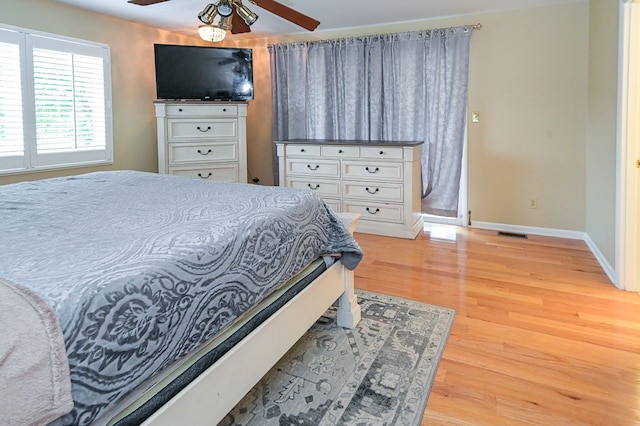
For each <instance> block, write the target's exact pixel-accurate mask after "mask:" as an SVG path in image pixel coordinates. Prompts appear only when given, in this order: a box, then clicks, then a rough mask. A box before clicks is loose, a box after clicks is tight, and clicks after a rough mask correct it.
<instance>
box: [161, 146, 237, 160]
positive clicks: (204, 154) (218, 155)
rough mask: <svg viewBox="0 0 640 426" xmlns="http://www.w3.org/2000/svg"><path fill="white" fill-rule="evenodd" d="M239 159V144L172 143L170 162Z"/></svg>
mask: <svg viewBox="0 0 640 426" xmlns="http://www.w3.org/2000/svg"><path fill="white" fill-rule="evenodd" d="M234 160H238V144H237V143H234V142H228V143H210V144H204V143H200V144H195V143H194V144H191V143H170V144H169V164H172V165H173V164H180V163H196V162H197V163H202V162H209V161H234Z"/></svg>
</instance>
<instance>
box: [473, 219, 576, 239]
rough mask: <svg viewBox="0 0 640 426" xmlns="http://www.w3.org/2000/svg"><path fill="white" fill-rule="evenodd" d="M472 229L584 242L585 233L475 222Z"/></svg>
mask: <svg viewBox="0 0 640 426" xmlns="http://www.w3.org/2000/svg"><path fill="white" fill-rule="evenodd" d="M471 228H480V229H491V230H493V231H502V232H513V233H517V234H533V235H542V236H544V237H558V238H570V239H572V240H584V239H585V233H584V232H580V231H567V230H564V229H553V228H537V227H534V226H520V225H506V224H503V223H491V222H478V221H475V220H474V221H473V222H472V225H471Z"/></svg>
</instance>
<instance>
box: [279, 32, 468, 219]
mask: <svg viewBox="0 0 640 426" xmlns="http://www.w3.org/2000/svg"><path fill="white" fill-rule="evenodd" d="M472 32H473V28H472V27H470V26H464V27H456V28H446V29H437V30H425V31H413V32H408V33H398V34H384V35H375V36H368V37H355V38H347V39H337V40H325V41H317V42H308V43H287V44H278V45H271V46H269V53H270V56H271V82H272V92H273V137H274V140H291V139H300V138H303V139H358V140H388V141H392V140H421V141H424V143H425V144H424V146H423V150H422V190H423V191H422V192H423V203H422V206H423V212H425V213H431V214H436V215H439V216H452V217H455V216H456V215H457V212H458V192H459V185H460V173H461V165H462V148H463V143H464V137H465V119H466V107H467V105H466V104H467V83H468V69H469V44H470V39H471V34H472ZM275 170H276V173H277V168H275ZM276 181H277V174H276Z"/></svg>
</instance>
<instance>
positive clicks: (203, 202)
mask: <svg viewBox="0 0 640 426" xmlns="http://www.w3.org/2000/svg"><path fill="white" fill-rule="evenodd" d="M355 220H357V218H355V217H344V216H343V217H339V216H338V215H336V214H335V213H334V212H333V211H332V210H331V209H329V208H328V207H327V206H326V205H325V204H324V203H323V202H322V201H321V200H320V199H319V198H317V197H316V196H315V195H313V194H312V193H311V192H310V191H301V190H292V189H287V188H275V187H263V186H257V185H245V184H234V183H216V182H209V181H201V180H197V179H189V178H182V177H176V176H170V175H157V174H151V173H142V172H133V171H118V172H97V173H90V174H85V175H80V176H74V177H66V178H56V179H46V180H40V181H34V182H24V183H18V184H12V185H5V186H0V235H1V236H2V238H1V239H0V253H2V255H0V291H2V293H1V294H0V297H2V299H0V303H3V304H4V305H3V306H2V312H3V314H2V315H0V321H1V322H2V324H1V326H2V328H3V329H11V330H13V332H12V333H8V334H5V335H3V337H1V338H0V339H4V340H5V341H2V340H0V370H1V371H0V392H2V393H3V395H5V394H7V393H9V394H11V397H10V398H5V399H4V400H3V401H2V402H0V404H2V405H0V413H2V414H0V416H4V418H3V419H1V420H2V421H1V422H0V423H3V424H5V423H7V424H12V423H13V424H25V423H27V422H30V423H35V424H47V423H51V424H54V425H66V424H117V425H125V424H140V423H144V424H149V425H163V424H167V425H170V424H173V425H175V424H179V423H183V424H189V425H197V424H215V423H216V422H217V421H218V420H219V419H221V418H222V417H223V416H224V415H225V414H226V413H227V412H228V411H229V410H230V409H231V408H233V406H234V405H235V403H236V402H237V401H238V400H239V399H241V398H242V396H244V394H245V393H246V392H247V391H248V390H250V388H251V387H252V386H253V385H254V384H255V383H256V382H257V381H258V380H259V379H260V378H261V377H262V375H264V374H265V373H266V372H267V371H268V370H269V368H270V367H271V366H272V365H273V364H274V363H275V362H276V361H277V360H278V359H279V358H280V357H281V356H282V355H283V354H284V353H285V352H286V350H287V349H288V348H289V347H290V346H292V345H293V344H294V343H295V342H296V341H297V339H299V338H300V337H301V336H302V335H303V334H304V332H305V331H306V330H307V329H308V327H310V326H311V324H313V322H314V321H315V320H316V319H317V318H318V317H320V315H322V313H323V312H324V311H325V310H326V309H327V307H329V306H330V305H331V304H332V303H334V302H336V301H338V304H339V310H338V312H339V313H338V323H339V324H340V325H343V326H345V327H353V326H355V324H356V323H357V322H358V320H359V317H360V311H359V307H358V305H357V300H356V297H355V294H354V291H353V269H354V268H355V267H356V266H357V264H358V262H359V261H360V259H361V257H362V252H361V251H360V248H359V246H358V245H357V243H356V242H355V240H354V239H353V237H352V235H351V233H350V232H349V229H348V228H349V227H350V228H351V230H352V229H353V226H354V221H355ZM10 301H11V302H10ZM20 303H22V304H23V305H24V308H18V306H20ZM29 313H31V314H32V315H31V316H32V317H33V318H31V319H30V318H29V315H28V314H29ZM34 318H35V320H34ZM36 326H37V327H36ZM56 326H57V327H58V328H57V330H56ZM34 328H38V330H35V331H32V330H33V329H34ZM56 333H58V335H57V336H56ZM56 342H57V344H58V346H57V347H56V344H55V343H56ZM20 345H22V346H20ZM61 345H62V349H60V346H61ZM39 346H40V347H42V350H40V349H38V350H36V348H38V347H39ZM211 354H215V356H214V355H211ZM38 355H39V357H38ZM65 356H66V359H64V357H65ZM32 357H35V358H36V359H35V360H31V359H30V358H32ZM61 358H62V361H64V362H61ZM45 361H47V362H48V361H52V362H48V363H47V362H45ZM20 362H23V363H26V366H24V365H18V366H17V367H16V366H14V365H13V364H12V363H18V364H19V363H20ZM28 362H31V363H32V364H28ZM42 364H46V365H45V366H44V368H45V369H48V370H47V375H46V383H45V384H44V385H43V386H41V387H38V388H37V389H38V391H37V392H34V386H35V385H34V380H36V379H38V378H43V377H45V375H44V374H33V372H34V371H41V370H37V368H40V367H42ZM196 366H197V368H196ZM65 368H67V369H68V370H65ZM20 374H23V378H22V379H21V377H22V376H20ZM30 374H31V375H30ZM34 376H37V377H34ZM65 378H66V381H65ZM45 389H46V392H45V391H44V390H45ZM69 389H70V392H69ZM166 389H170V392H165V390H166ZM43 393H44V395H41V394H43ZM70 398H71V399H72V404H73V408H72V409H71V411H70V412H68V413H66V414H64V411H65V410H67V411H68V410H69V409H70V402H71V401H70ZM43 399H44V402H43ZM54 400H55V401H54ZM20 401H22V402H20ZM49 402H51V403H52V404H51V407H48V406H47V403H49ZM20 404H22V406H20ZM24 404H28V405H27V407H25V406H24ZM56 404H57V405H56ZM8 413H11V414H8ZM16 413H17V414H16ZM61 414H63V415H61Z"/></svg>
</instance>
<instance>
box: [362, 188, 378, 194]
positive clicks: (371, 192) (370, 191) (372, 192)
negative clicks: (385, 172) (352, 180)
mask: <svg viewBox="0 0 640 426" xmlns="http://www.w3.org/2000/svg"><path fill="white" fill-rule="evenodd" d="M365 189H366V190H367V192H368V193H369V194H375V193H376V192H378V191H380V188H376V189H374V190H373V191H372V190H370V189H369V188H365Z"/></svg>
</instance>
